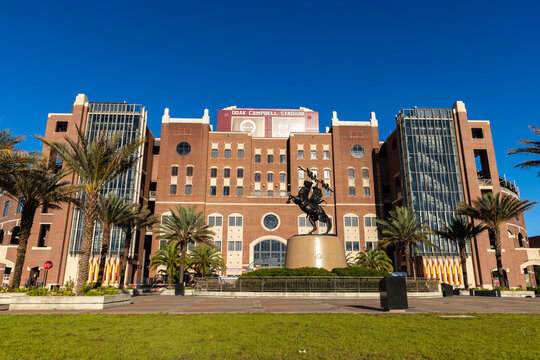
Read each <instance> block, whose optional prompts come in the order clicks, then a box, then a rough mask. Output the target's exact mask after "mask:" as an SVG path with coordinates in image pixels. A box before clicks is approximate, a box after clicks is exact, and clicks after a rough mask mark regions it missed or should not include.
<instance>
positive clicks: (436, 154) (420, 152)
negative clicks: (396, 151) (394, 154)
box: [396, 108, 470, 256]
mask: <svg viewBox="0 0 540 360" xmlns="http://www.w3.org/2000/svg"><path fill="white" fill-rule="evenodd" d="M396 121H397V126H398V131H399V140H400V154H401V173H402V179H403V190H404V191H403V196H404V200H405V204H406V205H407V206H410V207H412V208H413V209H414V211H415V213H416V214H418V215H419V217H420V219H421V221H424V222H426V223H427V224H429V226H430V227H431V229H433V230H439V229H441V228H442V225H443V224H445V223H449V222H451V220H452V215H453V214H454V210H455V209H456V207H457V204H458V203H459V202H462V201H463V186H462V178H461V171H460V167H459V158H458V150H457V144H456V134H455V130H454V118H453V113H452V109H421V108H418V109H408V110H402V111H401V112H400V113H399V114H398V116H397V117H396ZM430 241H431V242H432V243H434V244H436V245H437V246H439V247H440V248H441V250H440V251H439V250H437V249H435V248H432V247H426V246H424V245H422V244H419V246H420V249H419V251H418V252H417V255H447V256H448V255H452V256H456V255H459V252H458V247H457V244H456V243H455V242H453V241H450V240H447V239H444V238H441V237H439V236H438V235H430ZM469 251H470V250H469Z"/></svg>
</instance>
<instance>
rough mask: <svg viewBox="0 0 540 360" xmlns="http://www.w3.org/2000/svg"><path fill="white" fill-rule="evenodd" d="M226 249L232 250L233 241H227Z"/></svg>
mask: <svg viewBox="0 0 540 360" xmlns="http://www.w3.org/2000/svg"><path fill="white" fill-rule="evenodd" d="M227 250H229V251H234V241H229V242H228V243H227Z"/></svg>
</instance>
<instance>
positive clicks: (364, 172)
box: [362, 169, 369, 179]
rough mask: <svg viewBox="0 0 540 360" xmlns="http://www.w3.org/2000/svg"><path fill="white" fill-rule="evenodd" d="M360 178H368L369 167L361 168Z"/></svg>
mask: <svg viewBox="0 0 540 360" xmlns="http://www.w3.org/2000/svg"><path fill="white" fill-rule="evenodd" d="M362 178H364V179H369V169H362Z"/></svg>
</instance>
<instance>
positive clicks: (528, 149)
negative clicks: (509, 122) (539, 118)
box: [508, 126, 540, 176]
mask: <svg viewBox="0 0 540 360" xmlns="http://www.w3.org/2000/svg"><path fill="white" fill-rule="evenodd" d="M530 128H531V132H532V133H533V134H536V135H540V129H539V128H537V127H534V126H530ZM519 142H520V143H521V144H523V145H525V147H522V148H515V149H511V150H509V151H508V154H534V155H537V156H538V155H540V141H533V140H519ZM516 167H521V168H531V167H540V159H536V160H528V161H525V162H523V163H521V164H517V165H516ZM538 176H540V171H539V172H538Z"/></svg>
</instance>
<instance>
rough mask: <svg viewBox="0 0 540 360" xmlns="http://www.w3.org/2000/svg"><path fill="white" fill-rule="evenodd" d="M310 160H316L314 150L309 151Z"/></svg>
mask: <svg viewBox="0 0 540 360" xmlns="http://www.w3.org/2000/svg"><path fill="white" fill-rule="evenodd" d="M311 160H317V152H316V151H315V150H311Z"/></svg>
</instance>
